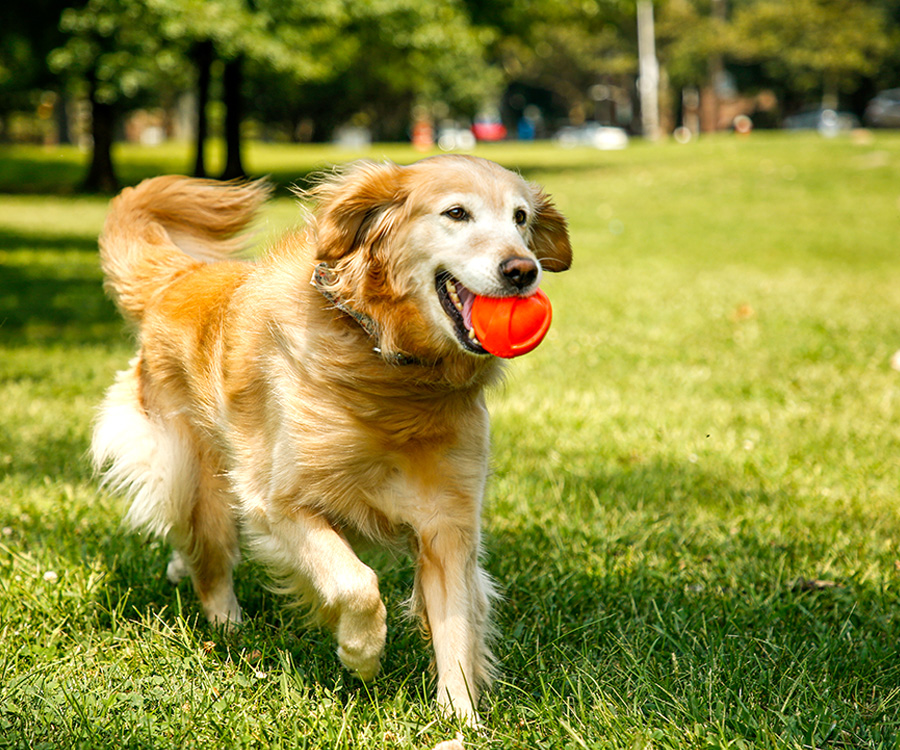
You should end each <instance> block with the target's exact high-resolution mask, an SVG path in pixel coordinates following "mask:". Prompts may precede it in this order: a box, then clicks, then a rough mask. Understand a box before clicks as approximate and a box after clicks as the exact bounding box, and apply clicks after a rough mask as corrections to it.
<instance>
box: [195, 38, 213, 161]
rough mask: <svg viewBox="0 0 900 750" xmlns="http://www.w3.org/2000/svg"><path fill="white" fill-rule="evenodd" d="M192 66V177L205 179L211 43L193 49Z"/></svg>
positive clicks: (207, 42)
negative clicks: (194, 116) (194, 89)
mask: <svg viewBox="0 0 900 750" xmlns="http://www.w3.org/2000/svg"><path fill="white" fill-rule="evenodd" d="M193 58H194V65H195V66H196V68H197V120H196V126H197V130H196V132H195V134H194V138H195V141H194V143H195V157H194V177H206V139H207V137H208V136H209V119H208V118H207V116H206V105H207V104H209V85H210V81H211V79H212V75H211V70H210V69H211V67H212V61H213V46H212V42H209V41H206V42H200V43H199V44H198V45H197V46H196V47H195V48H194V55H193Z"/></svg>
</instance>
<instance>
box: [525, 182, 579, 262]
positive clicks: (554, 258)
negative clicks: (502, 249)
mask: <svg viewBox="0 0 900 750" xmlns="http://www.w3.org/2000/svg"><path fill="white" fill-rule="evenodd" d="M532 189H533V190H534V205H535V209H536V214H535V217H534V223H533V224H532V228H531V250H532V252H533V253H534V254H535V256H536V257H537V259H538V261H539V262H540V264H541V267H542V268H543V269H544V270H545V271H566V270H568V268H569V266H571V265H572V245H571V244H570V243H569V229H568V225H567V224H566V219H565V217H564V216H563V215H562V214H561V213H560V212H559V211H557V210H556V207H555V206H554V205H553V202H552V201H551V200H550V198H549V197H548V196H547V195H546V194H545V193H544V192H543V191H542V190H541V189H540V188H538V187H536V186H532Z"/></svg>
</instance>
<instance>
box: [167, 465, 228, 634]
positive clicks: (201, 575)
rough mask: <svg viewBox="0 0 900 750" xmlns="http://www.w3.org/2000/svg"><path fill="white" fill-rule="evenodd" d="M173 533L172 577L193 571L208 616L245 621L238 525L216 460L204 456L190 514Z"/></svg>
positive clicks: (220, 622) (222, 621)
mask: <svg viewBox="0 0 900 750" xmlns="http://www.w3.org/2000/svg"><path fill="white" fill-rule="evenodd" d="M169 539H170V541H171V542H172V544H173V546H174V547H175V552H174V553H173V555H172V560H171V561H170V562H169V567H168V569H167V571H166V573H167V575H168V576H169V579H170V580H172V579H173V578H175V579H176V580H177V579H178V578H180V577H183V576H184V574H185V573H189V574H190V576H191V581H192V582H193V584H194V590H195V591H196V592H197V597H198V598H199V599H200V604H201V605H202V606H203V611H204V612H205V614H206V617H207V618H208V619H209V621H210V622H211V623H213V624H216V625H221V626H224V627H230V626H232V625H238V624H240V622H241V608H240V605H239V604H238V601H237V598H236V597H235V595H234V583H233V575H232V574H233V571H234V566H235V565H236V564H237V562H238V560H239V559H240V550H239V546H238V529H237V523H236V520H235V514H234V507H233V505H232V502H231V493H230V491H229V488H228V483H227V480H226V478H225V476H224V474H223V472H221V471H220V470H218V468H217V464H216V463H215V462H214V461H212V460H210V459H208V458H207V459H202V460H201V461H200V465H199V470H198V481H197V490H196V494H195V496H194V501H193V505H192V507H191V509H190V514H189V515H188V516H187V517H186V518H185V519H183V523H182V524H180V525H179V526H177V527H174V528H173V529H172V532H171V533H170V535H169Z"/></svg>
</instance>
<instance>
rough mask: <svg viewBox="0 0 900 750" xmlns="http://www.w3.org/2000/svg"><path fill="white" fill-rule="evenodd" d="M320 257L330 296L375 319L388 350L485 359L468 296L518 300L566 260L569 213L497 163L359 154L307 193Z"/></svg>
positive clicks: (435, 357) (428, 358)
mask: <svg viewBox="0 0 900 750" xmlns="http://www.w3.org/2000/svg"><path fill="white" fill-rule="evenodd" d="M312 197H313V199H314V200H315V201H316V208H315V210H314V214H313V220H312V229H313V235H312V236H313V237H314V242H315V252H316V257H317V262H325V263H327V264H328V265H329V266H330V267H331V269H332V271H333V274H332V277H333V279H334V290H333V291H334V293H335V294H336V296H339V297H340V298H341V299H342V300H343V301H344V303H345V304H346V305H347V306H348V307H351V308H352V309H354V310H356V311H358V312H359V313H361V314H362V315H364V316H367V317H369V318H371V319H372V320H374V321H375V322H376V324H377V325H378V328H379V330H380V332H381V337H382V338H381V347H382V350H383V351H384V352H386V353H387V354H391V353H396V352H403V353H405V354H408V355H412V356H414V357H416V358H417V359H421V360H425V361H437V360H445V359H446V358H447V357H451V356H468V357H481V358H487V356H488V355H487V352H485V350H484V349H483V348H482V347H481V345H480V344H479V343H478V341H477V339H475V338H474V334H473V333H472V322H471V320H472V319H471V308H472V301H473V300H474V297H475V295H483V296H488V297H509V296H517V295H518V296H527V295H530V294H532V293H533V292H534V291H535V290H536V289H537V287H538V285H539V284H540V282H541V276H542V273H543V271H564V270H566V269H567V268H569V265H570V263H571V261H572V248H571V246H570V244H569V235H568V231H567V228H566V221H565V219H564V218H563V216H562V215H561V214H560V213H559V211H557V210H556V209H555V208H554V207H553V204H552V203H551V201H550V200H549V198H548V197H547V196H546V195H545V194H544V193H543V192H542V191H541V190H540V189H539V188H538V187H536V186H535V185H532V184H530V183H528V182H526V181H525V180H523V179H522V178H521V177H520V176H518V175H516V174H514V173H513V172H510V171H509V170H507V169H504V168H503V167H500V166H499V165H497V164H495V163H493V162H490V161H487V160H485V159H479V158H475V157H470V156H458V155H446V156H436V157H432V158H429V159H424V160H422V161H420V162H417V163H416V164H412V165H410V166H407V167H401V166H398V165H396V164H392V163H379V164H376V163H372V162H362V163H358V164H356V165H353V166H352V167H350V168H349V169H347V170H346V171H344V172H342V173H339V174H337V175H334V176H331V177H329V178H327V179H325V180H324V181H323V182H322V183H321V184H320V185H319V186H318V187H316V188H315V189H314V190H313V191H312Z"/></svg>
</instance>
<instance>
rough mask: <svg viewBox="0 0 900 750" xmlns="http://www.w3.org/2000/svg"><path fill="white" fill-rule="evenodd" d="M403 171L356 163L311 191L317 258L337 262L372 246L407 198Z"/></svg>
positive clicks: (390, 165)
mask: <svg viewBox="0 0 900 750" xmlns="http://www.w3.org/2000/svg"><path fill="white" fill-rule="evenodd" d="M402 174H403V168H402V167H400V166H398V165H396V164H393V163H391V162H384V163H375V162H357V163H355V164H353V165H352V166H351V167H350V168H349V169H347V170H346V171H343V172H340V173H337V174H335V175H331V176H329V177H327V178H326V179H324V180H323V181H322V182H321V183H319V185H317V186H316V187H315V188H313V190H312V191H310V195H311V197H312V198H313V199H314V200H315V202H316V208H315V209H314V226H315V237H316V256H317V258H318V259H319V260H325V261H335V260H338V259H339V258H342V257H343V256H345V255H347V254H348V253H350V252H352V251H353V250H356V249H357V248H359V247H362V246H366V245H368V246H371V245H373V244H374V243H375V242H377V240H378V238H379V237H381V236H383V235H384V234H385V233H386V232H387V231H388V229H389V228H390V225H391V217H392V213H393V212H394V211H395V210H396V209H397V208H398V207H399V206H400V205H401V204H402V203H403V201H404V200H405V198H406V192H407V190H406V187H405V184H404V183H405V181H404V180H403V178H402Z"/></svg>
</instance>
